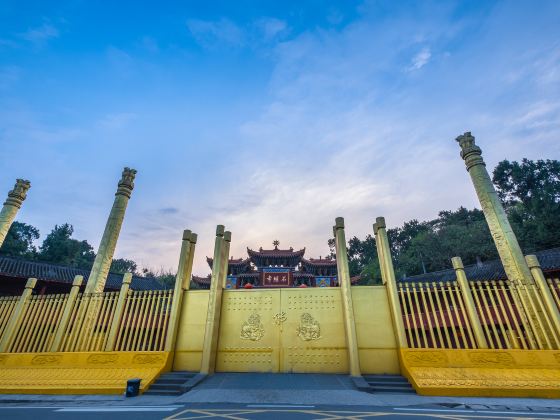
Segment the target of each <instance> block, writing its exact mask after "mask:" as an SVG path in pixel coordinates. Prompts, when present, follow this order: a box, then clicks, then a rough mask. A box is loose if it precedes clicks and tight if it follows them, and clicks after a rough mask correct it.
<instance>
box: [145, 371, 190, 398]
mask: <svg viewBox="0 0 560 420" xmlns="http://www.w3.org/2000/svg"><path fill="white" fill-rule="evenodd" d="M196 375H197V373H195V372H185V371H177V372H166V373H164V374H162V375H160V376H159V377H158V378H157V379H156V381H155V382H154V383H153V384H152V385H151V386H150V388H149V389H148V390H147V391H146V392H144V394H146V395H181V394H183V391H182V389H184V388H182V386H183V385H185V384H186V383H187V382H189V381H191V380H192V379H193V378H194V377H195V376H196Z"/></svg>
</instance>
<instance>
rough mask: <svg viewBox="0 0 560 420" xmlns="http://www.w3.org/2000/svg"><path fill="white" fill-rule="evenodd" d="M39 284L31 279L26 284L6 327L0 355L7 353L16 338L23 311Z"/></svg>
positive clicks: (0, 344) (1, 341)
mask: <svg viewBox="0 0 560 420" xmlns="http://www.w3.org/2000/svg"><path fill="white" fill-rule="evenodd" d="M36 284H37V279H35V278H30V279H28V280H27V283H26V284H25V289H24V290H23V293H22V294H21V297H20V298H19V300H18V303H17V304H16V307H15V308H14V311H13V312H12V315H11V316H10V321H8V325H6V329H5V330H4V334H3V336H2V339H1V340H0V353H7V352H8V350H9V349H10V346H11V345H12V342H13V340H14V338H15V335H16V332H17V329H18V327H19V326H20V324H21V317H22V316H23V311H24V309H25V304H26V303H27V301H28V300H29V297H30V296H31V293H33V288H34V287H35V285H36Z"/></svg>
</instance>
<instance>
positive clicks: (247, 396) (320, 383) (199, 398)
mask: <svg viewBox="0 0 560 420" xmlns="http://www.w3.org/2000/svg"><path fill="white" fill-rule="evenodd" d="M8 403H26V404H29V403H31V404H41V405H56V404H60V403H64V404H73V405H93V404H95V405H99V404H103V405H127V406H131V405H134V406H150V405H168V404H175V405H177V404H180V405H181V404H190V403H222V404H224V403H225V404H227V403H233V404H288V405H290V404H291V405H298V404H299V405H315V406H319V405H348V406H372V407H409V406H414V407H418V406H430V407H434V406H443V407H448V408H467V409H468V408H472V409H502V410H523V411H526V410H543V409H546V410H554V411H556V410H557V411H559V417H560V400H548V399H536V398H472V397H465V398H460V397H423V396H419V395H414V394H412V395H410V394H406V395H405V394H401V395H399V394H383V393H381V394H368V393H365V392H361V391H357V390H356V389H355V388H354V386H353V383H352V381H351V380H350V377H348V376H346V375H315V374H262V373H260V374H256V373H255V374H252V373H218V374H215V375H213V376H211V377H209V378H207V379H206V380H205V381H203V382H202V383H201V384H199V385H198V386H197V387H195V388H194V389H193V390H191V391H190V392H188V393H186V394H183V395H180V396H173V397H166V396H139V397H135V398H125V397H124V396H117V395H21V394H15V395H7V394H0V404H8Z"/></svg>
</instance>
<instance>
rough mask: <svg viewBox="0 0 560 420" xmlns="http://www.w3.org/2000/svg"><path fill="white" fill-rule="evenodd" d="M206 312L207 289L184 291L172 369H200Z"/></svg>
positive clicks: (193, 370) (194, 370)
mask: <svg viewBox="0 0 560 420" xmlns="http://www.w3.org/2000/svg"><path fill="white" fill-rule="evenodd" d="M207 314H208V290H189V291H187V292H185V293H184V297H183V305H182V308H181V312H180V317H179V332H178V334H177V343H176V345H175V353H174V359H173V370H187V371H191V372H199V371H200V362H201V360H202V345H203V342H204V331H205V329H206V316H207Z"/></svg>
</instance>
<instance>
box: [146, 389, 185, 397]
mask: <svg viewBox="0 0 560 420" xmlns="http://www.w3.org/2000/svg"><path fill="white" fill-rule="evenodd" d="M142 395H166V396H174V395H182V392H181V391H158V390H155V389H154V390H152V388H150V389H148V390H147V391H146V392H144V394H142Z"/></svg>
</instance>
